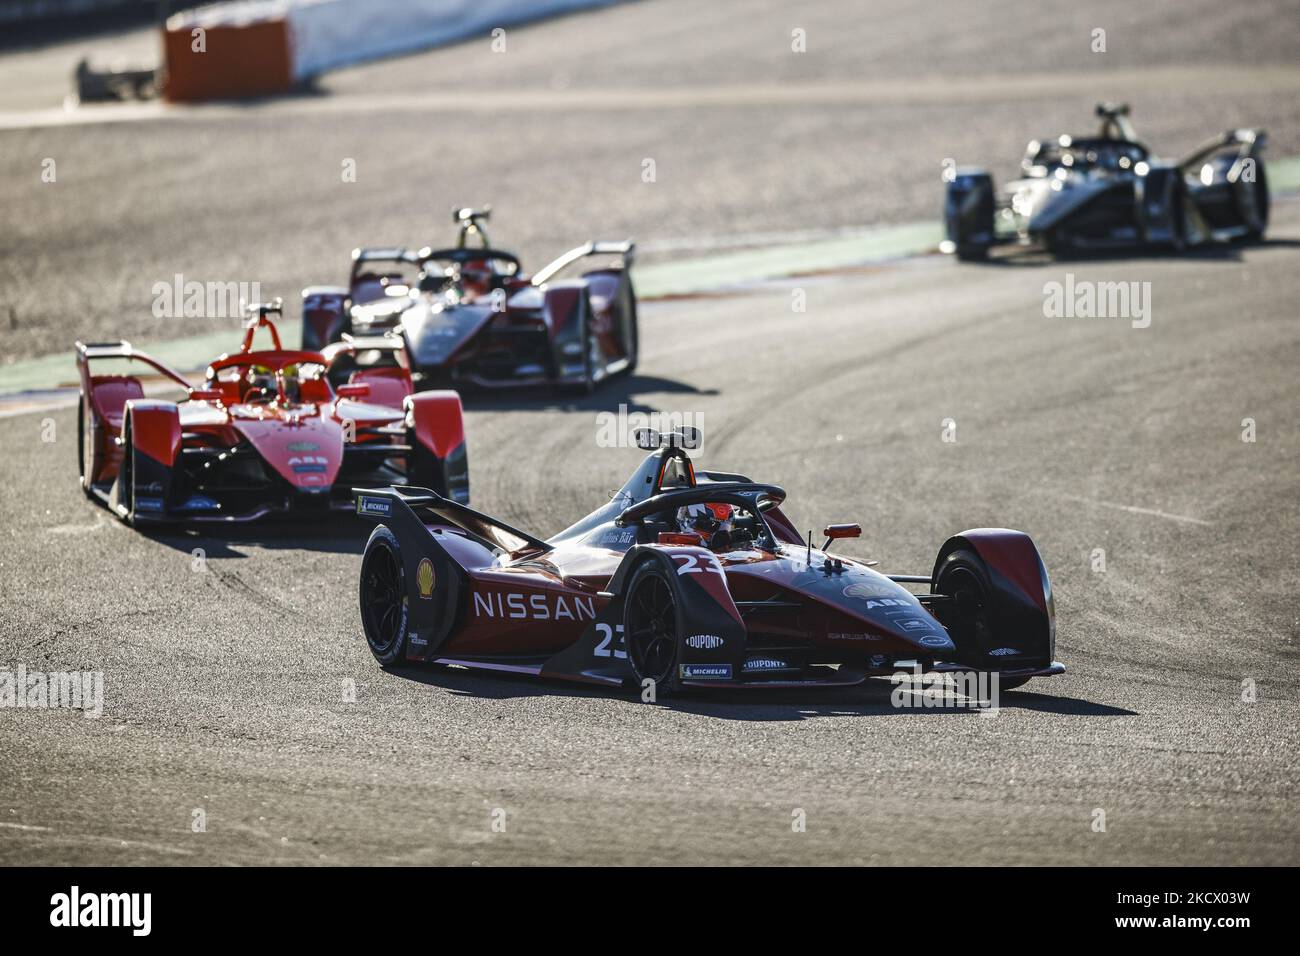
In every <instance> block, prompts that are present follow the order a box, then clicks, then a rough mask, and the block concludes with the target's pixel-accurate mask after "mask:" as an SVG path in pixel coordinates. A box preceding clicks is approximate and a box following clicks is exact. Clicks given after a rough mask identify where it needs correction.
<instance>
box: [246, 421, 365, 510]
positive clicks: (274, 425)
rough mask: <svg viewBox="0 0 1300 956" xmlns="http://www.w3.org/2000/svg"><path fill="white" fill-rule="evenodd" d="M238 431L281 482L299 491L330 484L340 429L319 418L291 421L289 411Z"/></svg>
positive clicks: (338, 461) (340, 455)
mask: <svg viewBox="0 0 1300 956" xmlns="http://www.w3.org/2000/svg"><path fill="white" fill-rule="evenodd" d="M239 426H240V431H242V432H243V434H244V437H245V438H247V439H248V441H249V443H250V444H251V445H252V446H253V448H255V449H256V450H257V453H258V454H259V455H261V456H262V460H263V461H265V462H266V463H267V464H268V465H270V466H271V467H272V468H274V469H275V470H276V472H278V473H279V474H280V476H281V477H282V478H284V480H285V481H287V482H289V484H290V485H292V486H293V487H294V488H297V489H298V490H300V491H323V490H325V489H327V488H330V487H332V486H333V484H334V479H335V478H336V477H337V476H338V473H339V465H340V464H341V463H342V461H343V429H342V427H341V426H340V425H339V424H338V422H335V421H331V420H330V419H328V418H321V417H319V416H304V417H302V418H295V416H294V414H293V412H292V411H288V412H282V413H280V414H276V415H268V416H267V417H266V418H263V419H259V420H245V421H241V422H239Z"/></svg>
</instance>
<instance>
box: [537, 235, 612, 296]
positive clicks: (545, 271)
mask: <svg viewBox="0 0 1300 956" xmlns="http://www.w3.org/2000/svg"><path fill="white" fill-rule="evenodd" d="M588 256H618V257H619V258H620V260H621V261H620V263H619V268H621V269H630V268H632V263H633V261H634V260H635V257H636V243H635V242H633V241H632V240H631V239H624V240H623V241H622V242H596V241H592V242H588V243H585V244H584V245H581V246H578V248H576V249H570V250H569V251H568V252H566V253H565V254H564V255H562V256H560V257H559V258H558V259H556V260H555V261H553V262H551V263H549V264H548V265H546V266H544V267H543V268H542V269H540V270H539V271H538V272H537V273H536V274H535V275H534V276H533V285H544V284H545V283H546V282H547V281H548V280H550V279H553V278H554V277H555V276H556V275H557V274H558V273H560V272H562V271H563V270H565V269H567V268H568V267H569V266H571V265H573V264H574V263H575V262H577V261H578V260H580V259H585V258H587V257H588Z"/></svg>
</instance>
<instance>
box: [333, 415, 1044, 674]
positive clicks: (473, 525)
mask: <svg viewBox="0 0 1300 956" xmlns="http://www.w3.org/2000/svg"><path fill="white" fill-rule="evenodd" d="M687 432H693V433H695V434H694V435H692V434H687ZM697 439H698V433H697V430H695V429H689V430H688V429H683V430H682V431H681V432H674V433H672V434H671V435H659V434H657V433H655V432H653V431H650V430H642V431H641V432H639V433H638V435H637V443H638V445H639V446H640V447H642V448H647V449H653V451H652V452H651V454H650V455H648V456H647V458H646V459H645V461H644V462H643V463H642V465H641V467H640V468H638V469H637V470H636V471H635V472H634V473H633V474H632V476H631V478H629V479H628V481H627V483H626V484H625V485H624V486H623V488H622V490H620V491H619V492H617V493H616V494H615V495H614V496H613V498H612V499H611V500H610V501H609V503H608V504H605V505H603V506H602V507H600V508H598V509H597V510H595V511H594V512H592V513H591V514H589V515H588V516H587V517H585V518H583V519H582V520H580V521H578V522H577V523H576V524H574V525H573V526H572V527H570V528H568V529H567V530H565V531H562V532H561V533H560V534H558V535H556V536H555V537H553V538H551V539H549V540H547V541H543V540H541V539H539V538H535V537H533V536H532V535H529V534H527V533H525V532H522V531H518V530H516V529H514V528H511V527H509V526H508V525H506V524H505V523H503V522H501V521H498V520H496V519H495V518H491V517H488V516H487V515H484V514H480V513H478V512H476V511H473V510H471V509H470V508H467V507H465V506H464V505H462V504H458V503H456V502H453V501H448V500H447V499H446V498H445V497H443V496H441V495H439V494H437V493H435V492H433V491H431V490H428V489H418V488H409V487H394V488H388V489H373V490H362V489H357V511H358V513H359V514H363V515H369V516H371V517H373V518H377V519H379V520H380V521H382V524H380V526H379V527H378V528H376V529H375V531H374V533H373V534H372V535H371V536H370V540H369V542H368V543H367V545H366V549H365V556H364V558H363V559H362V565H361V582H360V598H361V621H362V626H363V628H364V631H365V636H366V641H367V642H368V644H369V645H370V650H371V652H372V653H373V654H374V656H375V658H376V659H377V660H378V661H379V662H380V663H381V664H383V665H390V664H397V663H402V662H431V663H441V664H458V665H462V666H469V667H479V668H488V669H494V670H498V671H512V672H519V673H527V674H537V675H541V676H544V677H557V678H567V679H571V680H580V681H589V682H594V683H598V684H607V685H614V686H622V685H625V684H635V685H640V686H641V687H645V686H647V682H653V684H654V686H655V687H656V688H657V691H656V692H657V694H660V695H662V694H668V693H672V692H674V691H677V690H679V689H682V688H690V687H697V688H704V687H708V688H719V687H732V688H778V687H800V686H817V685H845V684H857V683H860V682H861V681H863V680H864V679H865V678H867V677H869V676H873V675H886V674H894V673H897V671H898V670H899V669H900V668H907V667H913V668H915V670H916V672H918V673H928V674H934V673H935V672H942V671H961V672H966V673H971V672H978V673H981V674H988V673H990V672H996V673H997V674H998V676H999V678H1000V687H1001V689H1009V688H1011V687H1014V686H1018V685H1020V684H1023V683H1024V682H1025V681H1027V680H1029V679H1030V678H1031V677H1037V676H1048V675H1052V674H1059V673H1062V672H1063V671H1064V670H1065V667H1064V666H1063V665H1062V664H1060V663H1057V662H1056V661H1055V660H1054V655H1055V650H1056V614H1055V609H1054V606H1053V603H1052V591H1051V585H1050V583H1049V582H1048V577H1047V571H1046V569H1045V568H1044V566H1043V562H1042V560H1041V558H1040V557H1039V555H1038V550H1037V549H1036V548H1035V547H1034V543H1033V542H1032V541H1031V540H1030V539H1029V537H1028V536H1027V535H1025V534H1022V533H1021V532H1018V531H1007V530H1004V529H988V528H985V529H979V530H974V531H966V532H963V533H962V534H959V535H955V536H954V537H952V538H949V539H948V541H947V542H945V543H944V545H943V547H942V548H940V550H939V554H938V558H937V559H936V561H935V564H934V570H933V572H932V573H931V574H929V575H924V576H922V575H885V574H880V573H877V572H876V571H875V570H873V569H872V568H871V567H870V566H869V565H870V564H873V563H874V562H863V561H858V560H853V559H850V558H846V557H836V556H833V555H830V554H828V553H827V551H828V549H829V547H830V546H831V544H832V542H833V541H834V540H835V539H837V538H847V537H857V536H858V535H859V534H860V533H861V529H860V528H859V527H858V526H857V525H848V524H837V525H831V526H830V527H828V528H827V529H826V531H825V535H826V538H827V540H826V542H825V544H823V545H822V546H821V548H814V547H813V546H812V539H811V533H810V534H809V539H808V540H807V541H804V540H803V539H802V536H801V535H800V534H799V532H798V530H797V529H796V528H795V527H794V525H793V524H791V522H790V520H789V519H788V518H787V517H786V516H785V515H784V514H783V513H782V511H781V503H782V502H783V501H784V499H785V492H784V491H783V490H782V489H781V488H779V487H777V486H776V485H769V484H758V483H755V482H753V481H751V480H750V479H748V478H746V477H744V476H743V475H736V474H728V473H723V472H708V471H701V470H697V469H696V468H695V466H694V464H693V462H692V461H691V459H690V457H689V455H688V454H687V453H686V451H685V450H684V446H687V445H690V446H691V447H694V445H692V442H693V441H695V440H697ZM905 585H928V592H927V593H924V594H914V593H913V592H912V591H911V590H909V589H908V588H907V587H905Z"/></svg>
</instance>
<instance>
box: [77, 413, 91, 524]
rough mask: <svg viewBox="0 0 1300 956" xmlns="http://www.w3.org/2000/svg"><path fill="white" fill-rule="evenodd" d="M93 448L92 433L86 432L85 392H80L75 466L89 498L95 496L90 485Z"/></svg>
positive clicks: (82, 488) (84, 492)
mask: <svg viewBox="0 0 1300 956" xmlns="http://www.w3.org/2000/svg"><path fill="white" fill-rule="evenodd" d="M94 448H95V436H94V433H93V432H91V433H89V434H88V433H87V425H86V393H85V392H82V393H81V399H80V401H79V402H78V403H77V468H78V470H79V471H80V472H81V491H82V493H83V494H84V495H85V496H86V497H87V498H91V499H93V498H94V497H95V492H94V490H93V489H92V488H91V485H90V483H91V479H92V478H93V477H94V472H95V455H94Z"/></svg>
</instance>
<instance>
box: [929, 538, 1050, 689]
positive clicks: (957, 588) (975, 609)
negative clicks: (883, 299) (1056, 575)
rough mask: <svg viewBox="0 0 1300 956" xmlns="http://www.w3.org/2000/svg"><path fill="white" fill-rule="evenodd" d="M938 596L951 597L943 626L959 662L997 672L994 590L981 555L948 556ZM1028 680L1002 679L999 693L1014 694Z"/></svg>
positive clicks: (940, 574)
mask: <svg viewBox="0 0 1300 956" xmlns="http://www.w3.org/2000/svg"><path fill="white" fill-rule="evenodd" d="M934 588H935V593H936V594H945V595H948V596H949V597H950V599H951V600H950V601H949V602H948V605H947V607H948V609H947V610H945V611H944V612H942V613H943V618H942V623H943V625H944V627H945V628H946V629H947V631H948V636H949V637H951V638H952V642H953V643H954V644H956V645H957V662H958V663H960V664H964V665H966V666H968V667H971V668H972V669H974V670H981V671H985V670H986V671H996V670H997V668H996V667H995V666H990V665H991V659H990V658H989V656H988V651H989V650H990V649H991V648H992V647H993V646H994V643H995V638H996V635H995V634H994V633H993V626H992V621H991V620H990V604H991V600H992V593H993V589H992V586H991V585H990V583H989V579H988V571H987V570H986V568H985V567H984V562H983V561H982V560H980V557H979V555H977V554H975V553H974V552H973V551H967V550H964V549H962V550H957V551H953V552H951V553H950V554H948V555H947V557H946V558H945V559H944V561H943V566H942V568H941V570H940V571H939V572H938V574H937V576H936V580H935V585H934ZM1028 680H1029V678H1028V677H999V680H998V689H999V690H1014V689H1015V688H1017V687H1020V686H1021V685H1022V684H1024V683H1025V682H1026V681H1028Z"/></svg>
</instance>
